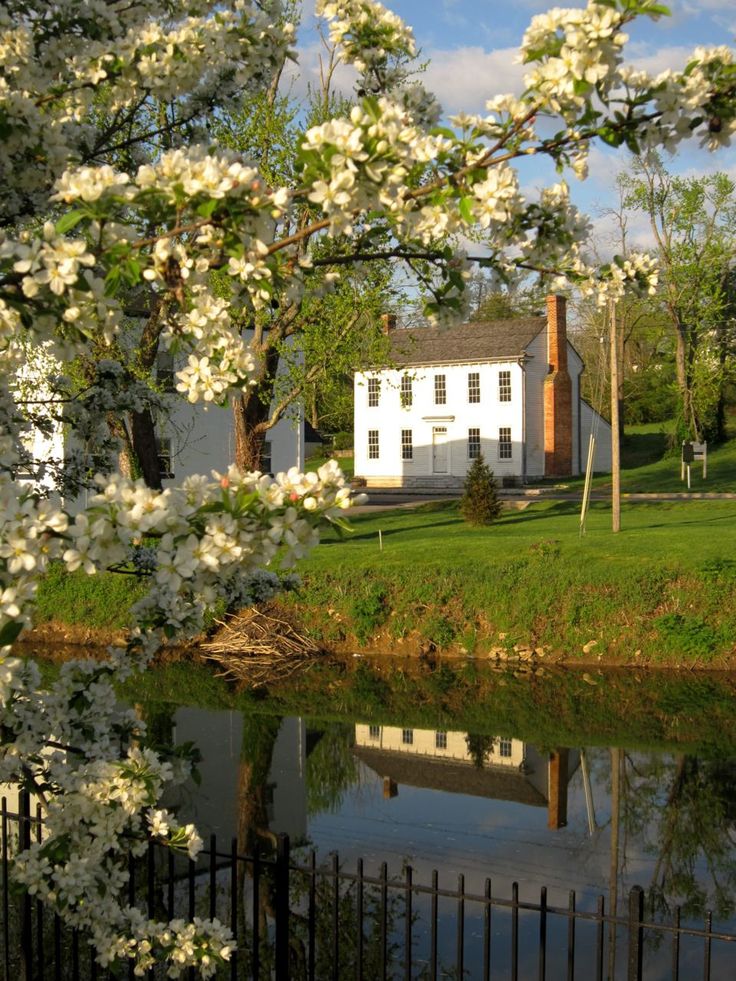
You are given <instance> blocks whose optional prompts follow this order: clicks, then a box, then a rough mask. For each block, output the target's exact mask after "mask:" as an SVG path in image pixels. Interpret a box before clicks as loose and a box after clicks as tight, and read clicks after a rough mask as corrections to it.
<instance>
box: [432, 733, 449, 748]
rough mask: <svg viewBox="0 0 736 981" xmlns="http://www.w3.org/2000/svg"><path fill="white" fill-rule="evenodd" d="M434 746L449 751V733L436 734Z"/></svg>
mask: <svg viewBox="0 0 736 981" xmlns="http://www.w3.org/2000/svg"><path fill="white" fill-rule="evenodd" d="M434 746H435V749H447V733H446V732H435V734H434Z"/></svg>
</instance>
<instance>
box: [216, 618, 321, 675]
mask: <svg viewBox="0 0 736 981" xmlns="http://www.w3.org/2000/svg"><path fill="white" fill-rule="evenodd" d="M216 622H217V624H218V626H219V627H220V629H219V630H218V631H217V633H216V634H215V636H214V637H213V638H212V639H211V640H209V641H206V642H205V643H203V644H202V645H201V647H202V651H203V655H204V657H205V658H206V659H207V660H208V661H214V662H215V663H216V664H218V665H219V667H220V670H219V671H218V672H217V676H218V677H222V678H228V679H230V680H233V681H238V682H241V683H242V682H245V683H246V684H248V685H249V686H250V687H252V688H259V687H261V686H262V685H269V684H273V683H274V682H277V681H283V680H284V679H285V678H288V677H289V676H290V675H292V674H294V673H295V672H296V671H300V670H306V669H307V668H309V667H311V665H312V664H313V663H314V660H315V658H317V657H318V656H319V655H320V654H322V653H323V651H322V650H321V649H320V648H319V647H318V646H317V645H316V644H315V643H314V641H312V640H310V639H309V637H304V636H303V635H302V634H300V633H298V632H297V631H296V630H295V629H294V627H293V626H292V625H291V624H290V623H288V622H287V621H286V620H279V619H277V618H276V617H272V616H269V615H268V614H266V613H263V612H261V611H260V610H256V609H255V608H251V609H249V610H243V611H242V612H241V613H238V614H236V615H235V616H232V617H229V618H228V619H227V620H225V621H221V620H218V621H216Z"/></svg>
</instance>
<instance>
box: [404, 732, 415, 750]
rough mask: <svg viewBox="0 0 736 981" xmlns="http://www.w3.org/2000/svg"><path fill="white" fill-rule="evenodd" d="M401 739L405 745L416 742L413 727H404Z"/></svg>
mask: <svg viewBox="0 0 736 981" xmlns="http://www.w3.org/2000/svg"><path fill="white" fill-rule="evenodd" d="M401 741H402V743H404V745H405V746H411V745H413V743H414V730H413V729H402V730H401Z"/></svg>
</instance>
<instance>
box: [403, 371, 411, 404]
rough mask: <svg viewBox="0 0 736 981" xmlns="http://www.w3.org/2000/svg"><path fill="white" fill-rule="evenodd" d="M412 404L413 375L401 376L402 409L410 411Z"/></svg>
mask: <svg viewBox="0 0 736 981" xmlns="http://www.w3.org/2000/svg"><path fill="white" fill-rule="evenodd" d="M411 403H412V391H411V375H402V376H401V407H402V408H403V409H408V408H409V406H410V405H411Z"/></svg>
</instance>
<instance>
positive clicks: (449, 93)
mask: <svg viewBox="0 0 736 981" xmlns="http://www.w3.org/2000/svg"><path fill="white" fill-rule="evenodd" d="M422 54H423V55H426V57H427V58H428V59H429V66H428V68H427V71H426V72H425V73H424V75H423V76H422V80H423V82H424V84H425V85H426V87H427V88H428V89H429V91H430V92H434V94H435V95H436V96H437V98H438V99H439V101H440V103H441V104H442V106H443V108H444V109H445V111H446V112H450V113H453V112H459V111H460V110H465V111H466V112H482V111H483V110H484V107H485V103H486V100H487V99H490V98H492V96H494V95H497V94H498V93H505V92H513V93H515V94H519V93H520V92H521V91H523V88H524V83H523V74H524V70H525V69H524V66H523V65H520V64H517V63H516V60H515V59H516V57H517V55H518V48H497V49H496V50H494V51H486V50H485V49H484V48H482V47H481V46H480V45H468V46H465V47H462V48H454V49H452V50H448V49H442V48H428V49H426V50H424V51H423V52H422Z"/></svg>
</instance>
